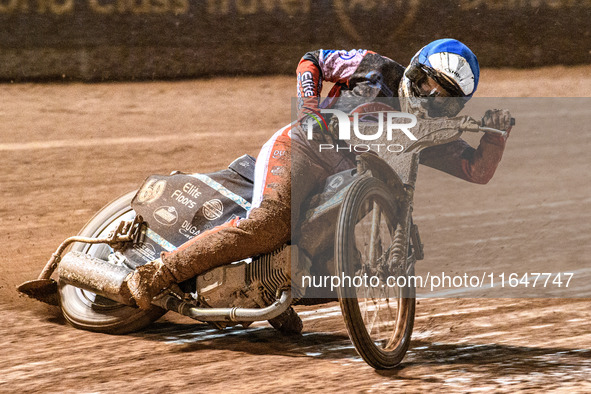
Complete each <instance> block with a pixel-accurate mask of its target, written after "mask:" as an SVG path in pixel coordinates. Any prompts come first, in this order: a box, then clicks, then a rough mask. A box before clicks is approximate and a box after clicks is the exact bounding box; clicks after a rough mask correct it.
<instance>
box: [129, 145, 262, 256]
mask: <svg viewBox="0 0 591 394" xmlns="http://www.w3.org/2000/svg"><path fill="white" fill-rule="evenodd" d="M254 167H255V159H254V158H253V157H252V156H249V155H244V156H241V157H239V158H238V159H236V160H235V161H234V162H232V163H231V164H230V165H229V167H228V168H227V169H224V170H221V171H217V172H214V173H210V174H183V173H176V174H173V175H152V176H150V177H148V178H147V179H146V180H145V182H144V184H143V185H142V186H141V187H140V189H139V191H138V192H137V194H136V195H135V197H134V198H133V200H132V202H131V206H132V208H133V209H134V211H135V212H136V214H138V215H141V216H142V218H143V220H144V226H143V228H142V234H141V236H140V241H139V242H137V243H135V244H134V245H133V247H132V248H129V249H127V250H125V251H124V252H123V253H124V255H125V256H126V257H127V258H128V259H129V260H131V261H132V262H134V264H136V265H142V264H144V263H146V262H148V261H151V260H154V259H156V258H158V257H159V256H160V252H162V251H172V250H174V249H176V248H177V247H179V246H180V245H182V244H183V243H185V242H186V241H188V240H189V239H191V238H193V237H194V236H196V235H197V234H200V233H201V232H203V231H206V230H208V229H211V228H213V227H215V226H217V225H220V224H223V223H225V222H227V221H228V220H231V219H233V218H235V217H246V214H247V212H248V210H249V209H250V204H251V202H252V193H253V182H254Z"/></svg>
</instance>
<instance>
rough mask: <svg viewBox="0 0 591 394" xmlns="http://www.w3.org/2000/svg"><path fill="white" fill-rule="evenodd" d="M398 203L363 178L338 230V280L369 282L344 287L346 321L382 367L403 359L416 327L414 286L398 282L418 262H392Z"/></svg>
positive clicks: (363, 351) (359, 345)
mask: <svg viewBox="0 0 591 394" xmlns="http://www.w3.org/2000/svg"><path fill="white" fill-rule="evenodd" d="M393 200H394V198H393V196H392V195H391V193H390V191H389V190H388V188H387V187H386V185H385V184H384V183H383V182H381V181H379V180H378V179H375V178H371V177H363V178H359V179H358V180H356V181H355V182H354V183H353V184H352V185H351V186H350V188H349V190H348V192H347V194H346V196H345V198H344V200H343V204H342V206H341V211H340V215H339V220H338V223H337V232H336V242H335V256H336V262H337V264H336V267H337V268H336V269H337V272H336V274H337V276H339V277H341V278H345V277H350V278H367V279H365V280H364V281H363V280H358V281H357V283H355V280H353V281H352V283H351V284H352V285H351V286H348V285H347V286H343V287H340V288H338V295H339V301H340V304H341V310H342V313H343V318H344V319H345V324H346V326H347V331H348V333H349V337H350V338H351V341H352V342H353V344H354V345H355V349H356V350H357V352H358V353H359V355H360V356H361V357H362V358H363V359H364V360H365V361H366V362H367V363H368V364H369V365H371V366H372V367H374V368H376V369H391V368H394V367H396V366H397V365H398V364H399V363H400V362H401V361H402V359H403V357H404V355H405V354H406V351H407V350H408V346H409V344H410V337H411V334H412V329H413V324H414V313H415V299H414V287H398V286H397V284H400V285H401V286H406V284H408V283H406V284H405V283H403V282H404V281H403V280H399V281H396V280H392V278H398V277H401V276H402V277H404V279H405V280H406V279H407V278H408V276H409V275H414V264H413V263H410V264H408V265H407V262H406V261H404V262H402V263H400V264H399V266H396V267H392V264H391V263H390V264H388V262H389V261H390V260H391V259H392V253H393V246H394V244H395V242H394V238H395V234H396V228H397V226H399V223H398V220H397V210H396V207H395V206H394V204H393V203H392V201H393ZM373 278H375V279H373ZM343 282H344V281H343ZM406 282H408V281H407V280H406Z"/></svg>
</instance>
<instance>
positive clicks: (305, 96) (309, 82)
mask: <svg viewBox="0 0 591 394" xmlns="http://www.w3.org/2000/svg"><path fill="white" fill-rule="evenodd" d="M296 73H297V78H298V82H297V90H298V91H297V94H298V111H300V114H301V113H304V114H305V113H311V112H312V111H315V110H317V109H318V104H319V99H320V92H321V91H322V77H321V72H320V69H319V68H318V66H317V65H316V64H314V63H313V62H312V61H310V60H307V59H302V60H301V61H300V63H299V64H298V68H297V69H296Z"/></svg>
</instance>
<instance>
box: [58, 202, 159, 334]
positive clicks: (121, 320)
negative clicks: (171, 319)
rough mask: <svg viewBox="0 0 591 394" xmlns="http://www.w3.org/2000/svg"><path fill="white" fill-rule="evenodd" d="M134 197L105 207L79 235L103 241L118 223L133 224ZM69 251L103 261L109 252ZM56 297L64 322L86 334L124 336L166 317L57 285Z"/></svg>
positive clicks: (78, 246) (99, 247)
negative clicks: (82, 330)
mask: <svg viewBox="0 0 591 394" xmlns="http://www.w3.org/2000/svg"><path fill="white" fill-rule="evenodd" d="M134 195H135V192H130V193H127V194H125V195H123V196H121V197H119V198H118V199H117V200H115V201H113V202H111V203H110V204H108V205H107V206H105V207H104V208H103V209H101V210H100V211H99V212H98V213H97V214H96V215H95V216H94V217H93V218H92V219H91V220H90V221H89V222H88V223H87V224H86V225H85V226H84V227H83V228H82V230H81V231H80V233H79V235H81V236H84V237H103V236H106V234H107V233H108V232H109V231H111V230H113V229H114V228H116V227H117V225H118V224H119V223H120V222H121V221H122V220H133V218H134V217H135V212H134V211H133V210H132V209H131V205H130V204H131V200H132V199H133V196H134ZM71 250H72V251H77V252H82V253H86V254H89V255H91V256H93V257H97V258H100V259H104V260H106V259H107V256H108V255H109V254H110V253H112V252H113V250H112V249H111V248H110V247H109V246H108V245H106V244H96V245H88V244H83V243H75V244H74V245H73V246H72V248H71ZM59 296H60V304H61V308H62V312H63V314H64V317H65V318H66V320H67V321H68V322H69V323H70V324H71V325H73V326H74V327H76V328H80V329H84V330H89V331H97V332H105V333H109V334H125V333H129V332H133V331H137V330H140V329H142V328H144V327H146V326H148V325H149V324H151V323H152V322H154V321H155V320H157V319H158V318H160V317H161V316H162V315H164V313H166V311H165V310H164V309H161V308H158V307H153V308H151V309H149V310H145V311H144V310H141V309H138V308H134V307H130V306H127V305H123V304H120V303H118V302H115V301H111V300H109V299H107V298H104V297H102V296H99V295H96V294H94V293H92V292H90V291H87V290H82V289H80V288H77V287H74V286H71V285H67V284H65V283H61V282H60V283H59Z"/></svg>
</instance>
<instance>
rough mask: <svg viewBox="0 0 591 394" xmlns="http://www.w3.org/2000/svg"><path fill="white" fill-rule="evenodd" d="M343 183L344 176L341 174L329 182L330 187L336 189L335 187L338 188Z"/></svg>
mask: <svg viewBox="0 0 591 394" xmlns="http://www.w3.org/2000/svg"><path fill="white" fill-rule="evenodd" d="M342 184H343V177H342V176H341V175H339V176H336V177H335V178H333V179H332V180H331V181H330V183H329V184H328V187H329V188H331V189H333V190H334V189H337V188H338V187H339V186H341V185H342Z"/></svg>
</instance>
